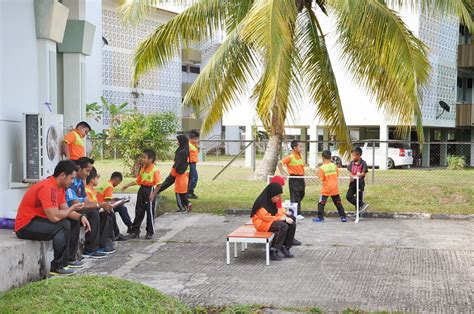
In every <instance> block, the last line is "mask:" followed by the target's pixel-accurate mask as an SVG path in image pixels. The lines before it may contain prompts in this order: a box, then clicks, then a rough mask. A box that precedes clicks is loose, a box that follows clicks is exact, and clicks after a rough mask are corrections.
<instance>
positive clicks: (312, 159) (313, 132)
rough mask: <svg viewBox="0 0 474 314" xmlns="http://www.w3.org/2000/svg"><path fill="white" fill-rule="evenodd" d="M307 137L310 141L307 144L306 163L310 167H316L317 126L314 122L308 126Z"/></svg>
mask: <svg viewBox="0 0 474 314" xmlns="http://www.w3.org/2000/svg"><path fill="white" fill-rule="evenodd" d="M309 138H310V140H311V141H312V142H311V143H310V144H309V160H308V164H309V166H310V167H311V168H316V165H317V164H318V126H317V125H316V124H311V125H310V126H309ZM313 141H314V142H313Z"/></svg>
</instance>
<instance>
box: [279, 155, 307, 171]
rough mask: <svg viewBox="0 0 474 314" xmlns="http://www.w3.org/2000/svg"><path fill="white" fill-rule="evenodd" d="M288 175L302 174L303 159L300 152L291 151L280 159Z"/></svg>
mask: <svg viewBox="0 0 474 314" xmlns="http://www.w3.org/2000/svg"><path fill="white" fill-rule="evenodd" d="M281 163H282V164H283V165H285V166H286V168H287V169H288V173H289V174H290V175H297V176H304V160H303V157H301V154H300V153H296V152H292V153H291V154H290V155H288V156H286V157H285V158H283V159H282V161H281Z"/></svg>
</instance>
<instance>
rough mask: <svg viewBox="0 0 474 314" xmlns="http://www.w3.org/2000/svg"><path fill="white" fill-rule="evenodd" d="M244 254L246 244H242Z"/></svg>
mask: <svg viewBox="0 0 474 314" xmlns="http://www.w3.org/2000/svg"><path fill="white" fill-rule="evenodd" d="M241 250H242V252H245V242H242V249H241Z"/></svg>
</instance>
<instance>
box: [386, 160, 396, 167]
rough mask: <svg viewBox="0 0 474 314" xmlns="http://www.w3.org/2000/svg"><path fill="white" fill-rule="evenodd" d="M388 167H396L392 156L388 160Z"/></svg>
mask: <svg viewBox="0 0 474 314" xmlns="http://www.w3.org/2000/svg"><path fill="white" fill-rule="evenodd" d="M387 168H388V169H394V168H395V162H394V161H393V159H392V158H389V159H388V160H387Z"/></svg>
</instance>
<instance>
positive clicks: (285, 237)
mask: <svg viewBox="0 0 474 314" xmlns="http://www.w3.org/2000/svg"><path fill="white" fill-rule="evenodd" d="M281 194H283V189H282V187H281V185H280V184H278V183H270V184H269V185H268V186H267V187H266V188H265V189H264V190H263V191H262V193H260V195H259V196H258V197H257V199H256V200H255V202H254V204H253V207H252V213H251V214H250V217H252V222H253V225H254V226H255V229H257V230H258V231H263V232H273V233H274V237H273V241H272V246H271V250H270V259H271V260H273V261H281V257H280V256H279V255H278V251H280V252H281V253H283V255H284V256H285V257H294V255H293V254H291V252H290V248H291V246H292V245H293V239H294V237H295V232H296V224H295V223H294V221H293V220H292V219H291V218H290V217H288V216H287V215H286V213H285V209H283V208H278V206H277V203H278V201H279V200H280V199H281Z"/></svg>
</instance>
